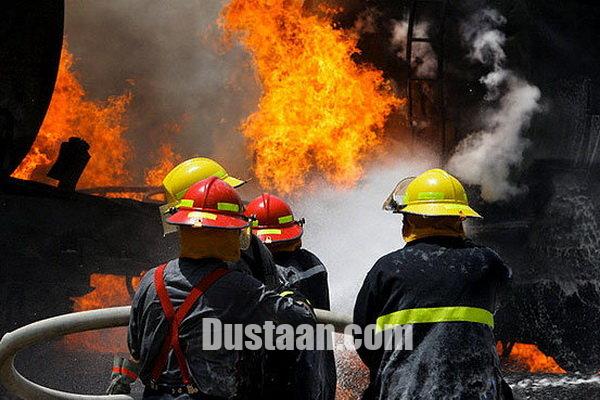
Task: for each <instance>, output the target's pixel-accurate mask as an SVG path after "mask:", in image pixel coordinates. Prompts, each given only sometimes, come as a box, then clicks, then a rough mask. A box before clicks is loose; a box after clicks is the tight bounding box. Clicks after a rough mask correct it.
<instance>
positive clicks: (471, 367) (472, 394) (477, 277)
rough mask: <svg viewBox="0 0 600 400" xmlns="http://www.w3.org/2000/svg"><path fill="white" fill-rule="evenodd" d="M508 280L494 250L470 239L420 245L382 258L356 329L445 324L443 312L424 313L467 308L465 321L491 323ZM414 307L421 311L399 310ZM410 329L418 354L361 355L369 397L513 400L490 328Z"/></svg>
mask: <svg viewBox="0 0 600 400" xmlns="http://www.w3.org/2000/svg"><path fill="white" fill-rule="evenodd" d="M510 276H511V271H510V269H509V268H508V267H507V266H506V265H505V264H504V263H503V262H502V260H501V259H500V258H499V257H498V255H497V254H496V253H495V252H493V251H492V250H490V249H488V248H486V247H480V246H477V245H475V244H473V243H472V242H470V241H468V240H464V239H460V238H446V237H433V238H425V239H420V240H415V241H413V242H410V243H409V244H407V245H406V247H404V248H403V249H401V250H398V251H395V252H393V253H390V254H388V255H386V256H384V257H382V258H381V259H379V260H378V261H377V263H376V264H375V266H374V267H373V268H372V269H371V271H369V273H368V274H367V277H366V278H365V281H364V283H363V286H362V288H361V289H360V292H359V295H358V298H357V301H356V305H355V308H354V323H356V324H358V325H359V326H361V327H362V328H363V329H364V327H366V326H367V325H369V324H378V322H379V324H378V325H379V326H380V327H381V328H384V327H383V324H388V325H393V324H394V323H397V324H400V325H404V324H407V322H406V318H407V316H408V315H412V318H413V319H412V321H416V320H415V318H417V319H418V318H421V319H422V320H428V319H429V320H431V319H437V320H439V319H440V314H437V316H436V317H432V314H427V313H423V311H427V310H422V309H423V308H428V309H437V308H440V307H444V310H443V311H442V314H443V313H444V312H446V311H447V310H454V311H452V312H455V311H458V310H467V309H468V310H471V311H465V314H464V315H466V316H467V317H465V318H473V319H476V320H477V319H479V320H485V319H486V318H490V319H491V321H493V317H492V316H491V314H490V313H488V311H489V312H492V313H493V312H494V310H495V307H496V295H497V292H498V290H499V288H500V287H501V286H502V285H504V284H505V283H507V281H508V280H509V279H510ZM411 309H421V310H420V311H421V313H419V312H417V313H414V312H409V313H410V314H407V311H404V312H401V311H402V310H411ZM476 310H479V312H477V311H476ZM485 310H487V311H485ZM473 311H475V313H474V314H473ZM460 312H462V311H458V313H460ZM447 315H448V314H447ZM456 315H459V314H455V316H456ZM473 319H471V320H473ZM491 321H490V323H491V324H493V322H491ZM412 328H413V340H412V341H413V350H412V351H411V350H402V349H399V348H396V349H380V350H377V351H376V350H367V349H366V348H365V347H360V348H359V349H358V354H359V356H360V358H361V359H362V360H363V362H364V363H365V364H366V365H367V367H368V368H369V371H370V385H369V387H368V389H367V390H366V391H365V393H364V395H363V399H403V400H404V399H406V400H409V399H411V400H412V399H420V400H429V399H431V400H437V399H457V400H471V399H473V400H475V399H477V400H480V399H485V400H497V399H498V400H499V399H512V394H511V392H510V388H509V387H508V385H507V384H506V383H505V382H504V380H503V379H502V375H501V373H500V366H499V359H498V355H497V353H496V347H495V341H494V335H493V331H492V328H491V327H490V326H489V325H486V324H485V323H479V322H437V323H433V322H431V323H413V325H412Z"/></svg>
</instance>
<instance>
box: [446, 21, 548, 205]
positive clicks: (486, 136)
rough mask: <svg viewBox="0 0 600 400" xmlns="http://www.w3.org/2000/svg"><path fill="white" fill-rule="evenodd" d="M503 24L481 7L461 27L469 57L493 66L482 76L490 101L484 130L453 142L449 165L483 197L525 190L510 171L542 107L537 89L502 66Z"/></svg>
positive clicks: (491, 198) (497, 197) (495, 197)
mask: <svg viewBox="0 0 600 400" xmlns="http://www.w3.org/2000/svg"><path fill="white" fill-rule="evenodd" d="M505 23H506V19H505V18H504V17H503V16H502V15H500V14H499V13H498V12H497V11H496V10H493V9H485V10H481V11H479V12H477V13H475V14H474V15H473V16H471V18H469V20H468V21H466V22H465V23H464V24H463V25H462V27H461V28H462V29H461V32H462V36H463V40H464V42H465V43H466V44H467V45H468V46H469V50H470V52H469V58H470V59H471V61H473V62H476V63H481V64H483V65H486V66H489V67H491V71H490V72H489V73H488V74H487V75H485V76H483V77H482V78H481V79H480V82H481V83H482V84H483V85H485V87H486V91H487V93H486V95H485V97H484V100H485V101H487V102H488V104H489V105H488V107H487V109H486V110H484V111H483V113H482V121H481V122H482V129H481V130H479V131H476V132H473V133H472V134H471V135H469V136H468V137H467V138H466V139H465V140H463V141H462V142H461V143H460V144H459V145H458V146H457V148H456V151H455V153H454V155H453V156H452V157H451V159H450V161H449V162H448V169H449V170H450V171H451V172H453V173H454V174H456V175H457V176H458V177H460V178H461V179H462V180H463V181H464V182H465V183H468V184H472V185H479V186H480V187H481V196H482V198H483V199H484V200H485V201H498V200H505V199H507V198H509V197H510V196H513V195H515V194H518V193H519V192H521V191H522V190H523V188H521V187H519V186H517V185H515V184H514V183H512V182H511V181H510V173H511V169H512V168H514V167H517V166H519V165H520V164H521V162H522V161H523V152H524V151H525V149H526V148H527V146H528V140H527V139H526V138H524V137H523V136H522V135H521V133H522V131H523V130H525V129H527V127H528V126H529V123H530V121H531V118H532V116H533V115H534V114H535V113H536V112H537V111H539V109H540V104H539V100H540V96H541V93H540V90H539V89H538V88H537V87H535V86H533V85H531V84H529V83H528V82H526V81H525V80H524V79H522V78H520V77H519V76H517V75H516V74H515V73H514V72H513V71H511V70H510V69H507V68H506V67H505V62H506V53H505V51H504V44H505V42H506V36H505V34H504V33H503V32H502V31H500V30H499V28H500V27H501V26H502V25H504V24H505Z"/></svg>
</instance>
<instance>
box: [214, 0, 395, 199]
mask: <svg viewBox="0 0 600 400" xmlns="http://www.w3.org/2000/svg"><path fill="white" fill-rule="evenodd" d="M302 4H303V1H302V0H232V1H231V2H230V3H229V5H228V6H227V7H226V8H225V9H224V11H223V14H222V20H221V24H222V26H223V27H224V29H225V30H226V32H227V34H228V35H232V34H238V36H239V38H240V40H241V42H242V43H243V44H244V45H245V46H246V48H247V49H249V50H250V51H251V53H252V55H253V58H254V63H255V67H256V71H257V73H258V77H259V78H260V81H261V83H262V87H263V94H262V97H261V99H260V103H259V105H258V111H256V112H255V113H254V114H252V115H251V116H250V117H249V118H248V119H247V120H246V121H245V122H244V123H243V125H242V131H243V133H244V135H245V136H246V137H247V138H248V139H250V146H251V150H252V151H253V153H254V157H255V166H254V169H255V173H256V175H257V177H258V178H259V180H260V183H261V184H262V185H263V186H264V187H266V188H277V189H279V190H280V191H282V192H291V191H292V190H294V189H295V188H298V187H300V186H302V185H303V184H304V182H305V180H306V177H307V175H308V174H309V173H314V172H317V171H318V172H321V173H322V174H323V175H324V176H325V178H326V179H328V180H329V181H331V182H333V183H335V184H337V185H340V186H349V185H351V184H352V183H354V182H356V181H357V180H358V179H359V178H360V177H361V174H362V171H363V168H362V164H363V162H364V161H365V159H366V157H367V156H368V155H369V154H371V153H372V152H373V151H374V150H375V149H376V148H377V146H378V145H379V144H380V143H381V140H382V135H383V128H384V125H385V122H386V119H387V117H388V116H389V115H390V114H391V113H392V111H393V110H394V109H395V108H397V107H398V106H400V105H401V104H403V103H404V100H400V99H398V98H396V97H395V96H394V95H393V93H392V89H391V86H390V84H389V83H388V82H386V81H385V80H384V78H383V75H382V72H381V71H379V70H377V69H375V68H374V67H372V66H369V65H358V64H356V63H355V62H354V61H353V60H352V56H353V55H356V54H357V53H359V50H358V48H357V46H356V44H357V41H358V36H357V35H356V34H354V33H352V32H348V31H343V30H340V29H334V27H333V24H332V21H331V16H332V12H331V11H328V12H325V13H324V16H314V15H306V14H305V13H304V12H303V8H302Z"/></svg>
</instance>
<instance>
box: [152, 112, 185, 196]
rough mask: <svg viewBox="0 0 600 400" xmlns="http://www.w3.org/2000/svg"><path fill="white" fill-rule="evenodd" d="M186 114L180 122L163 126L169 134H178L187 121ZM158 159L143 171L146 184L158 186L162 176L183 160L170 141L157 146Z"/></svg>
mask: <svg viewBox="0 0 600 400" xmlns="http://www.w3.org/2000/svg"><path fill="white" fill-rule="evenodd" d="M189 119H190V118H189V116H188V115H185V114H184V115H183V116H182V117H181V120H182V122H181V123H172V124H167V125H165V126H164V130H166V131H167V132H168V133H169V134H173V135H174V134H178V133H179V132H181V130H182V129H183V125H182V124H184V123H187V122H188V121H189ZM158 152H159V160H158V162H156V163H155V165H154V166H153V167H152V168H150V169H147V170H146V171H145V178H144V181H145V183H146V185H148V186H160V185H161V184H162V180H163V179H164V177H165V176H166V175H167V174H168V173H169V171H171V170H172V169H173V168H175V166H176V165H177V164H179V163H180V162H182V161H183V157H182V156H181V155H180V154H178V153H176V152H175V150H173V145H172V144H171V143H163V144H161V146H160V148H159V151H158Z"/></svg>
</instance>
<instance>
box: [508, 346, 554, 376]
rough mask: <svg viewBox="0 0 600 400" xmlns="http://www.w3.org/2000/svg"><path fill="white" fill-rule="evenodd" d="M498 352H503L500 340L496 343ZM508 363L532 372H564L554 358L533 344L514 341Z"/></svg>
mask: <svg viewBox="0 0 600 400" xmlns="http://www.w3.org/2000/svg"><path fill="white" fill-rule="evenodd" d="M496 350H498V353H499V354H502V352H503V345H502V343H501V342H498V343H496ZM508 364H509V365H510V366H511V367H513V368H517V369H522V370H526V371H529V372H532V373H545V374H565V373H566V371H565V370H564V369H562V368H561V367H560V365H558V363H557V362H556V360H555V359H554V358H552V357H549V356H547V355H545V354H544V353H543V352H542V351H541V350H540V349H539V348H538V347H537V346H536V345H535V344H527V343H515V344H514V345H513V347H512V349H511V352H510V354H509V356H508Z"/></svg>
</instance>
